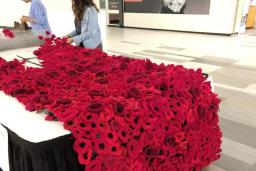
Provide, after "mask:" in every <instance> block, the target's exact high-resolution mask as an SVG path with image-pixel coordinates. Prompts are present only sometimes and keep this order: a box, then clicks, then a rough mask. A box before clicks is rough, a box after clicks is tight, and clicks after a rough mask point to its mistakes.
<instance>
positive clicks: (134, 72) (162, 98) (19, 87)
mask: <svg viewBox="0 0 256 171" xmlns="http://www.w3.org/2000/svg"><path fill="white" fill-rule="evenodd" d="M34 54H35V55H37V57H38V58H39V59H42V60H43V62H42V65H43V68H25V67H24V66H23V62H19V61H17V60H14V61H11V62H6V61H5V60H3V59H1V58H0V89H1V90H2V91H4V92H5V93H6V94H9V95H12V96H14V97H16V98H17V99H18V100H19V101H20V102H21V103H23V104H24V105H25V106H26V109H27V110H30V111H40V110H43V109H48V110H49V111H50V112H52V113H53V114H54V117H56V118H57V119H58V120H59V121H60V122H63V123H64V127H65V129H68V130H70V131H71V133H72V134H73V137H74V138H75V143H74V150H75V151H76V152H77V153H78V160H79V161H80V163H81V164H83V165H85V166H86V170H117V171H120V170H138V171H143V170H144V171H146V170H166V171H167V170H168V171H193V170H195V171H199V170H201V169H202V168H203V167H205V166H207V165H209V164H210V163H211V162H212V161H214V160H217V159H218V158H219V157H220V153H221V149H220V145H221V136H222V135H221V131H220V128H219V125H218V122H219V120H218V110H219V103H220V99H219V98H218V97H217V95H216V94H215V93H213V92H212V91H211V86H210V83H209V82H207V81H206V78H205V77H204V76H203V75H202V71H201V70H200V69H198V70H196V71H194V70H192V69H186V68H184V67H183V66H180V65H179V66H175V65H167V66H165V65H163V64H161V65H157V64H154V63H152V62H151V61H150V60H138V59H129V58H126V57H121V56H108V55H107V54H106V53H104V52H101V51H100V50H90V49H84V48H80V47H74V46H71V45H68V44H66V43H65V40H64V39H60V38H56V37H55V36H52V38H46V39H45V45H43V46H42V47H41V48H40V49H39V50H37V51H35V52H34ZM54 117H52V116H48V117H47V120H51V119H54Z"/></svg>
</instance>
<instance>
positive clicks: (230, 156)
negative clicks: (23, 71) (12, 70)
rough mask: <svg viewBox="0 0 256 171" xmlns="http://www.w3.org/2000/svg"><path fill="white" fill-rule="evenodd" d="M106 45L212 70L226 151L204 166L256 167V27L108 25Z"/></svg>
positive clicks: (217, 169) (239, 170)
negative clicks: (232, 31)
mask: <svg viewBox="0 0 256 171" xmlns="http://www.w3.org/2000/svg"><path fill="white" fill-rule="evenodd" d="M103 45H104V51H105V52H107V53H109V54H114V55H123V56H128V57H132V58H149V59H151V60H152V61H153V62H156V63H159V64H160V63H165V64H171V63H173V64H181V65H184V66H186V67H188V68H195V69H196V68H198V67H200V68H202V69H203V71H204V72H205V73H208V74H209V75H211V76H212V77H213V80H214V83H215V87H214V89H215V91H216V92H217V93H218V94H219V96H220V98H221V99H222V100H223V101H222V103H221V108H220V126H221V129H222V131H223V144H222V148H223V153H222V157H221V159H220V160H218V161H216V162H215V163H213V164H212V165H211V166H210V167H208V168H206V169H205V171H255V170H256V36H254V34H253V32H252V31H250V32H249V34H243V35H238V36H237V35H236V36H220V35H207V34H191V33H181V32H170V31H153V30H143V29H123V28H117V27H110V28H108V29H107V34H106V37H105V38H104V43H103ZM32 50H33V48H29V49H25V51H24V53H19V54H20V55H23V56H24V57H27V58H30V57H31V56H33V55H32V54H30V55H27V54H29V53H30V52H31V51H32ZM16 52H17V53H18V52H19V51H11V52H10V51H9V52H8V51H6V52H1V53H0V56H3V57H5V58H8V59H9V60H11V59H13V58H14V57H15V56H13V55H10V54H15V53H16ZM33 62H35V63H36V62H38V61H37V60H35V59H33ZM29 65H31V66H33V65H34V64H29Z"/></svg>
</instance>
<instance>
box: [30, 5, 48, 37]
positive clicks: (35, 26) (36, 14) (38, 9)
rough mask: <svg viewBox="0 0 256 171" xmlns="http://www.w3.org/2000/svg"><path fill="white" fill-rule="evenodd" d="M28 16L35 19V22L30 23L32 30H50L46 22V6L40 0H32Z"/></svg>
mask: <svg viewBox="0 0 256 171" xmlns="http://www.w3.org/2000/svg"><path fill="white" fill-rule="evenodd" d="M29 17H30V18H31V19H33V20H35V23H31V27H32V30H33V31H34V32H45V31H49V32H52V31H51V28H50V25H49V22H48V17H47V12H46V8H45V6H44V4H43V3H42V2H41V0H32V4H31V7H30V11H29Z"/></svg>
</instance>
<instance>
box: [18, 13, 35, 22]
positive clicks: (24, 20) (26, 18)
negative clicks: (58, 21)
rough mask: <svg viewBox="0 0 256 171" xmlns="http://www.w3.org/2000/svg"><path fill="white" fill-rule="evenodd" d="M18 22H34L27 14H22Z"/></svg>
mask: <svg viewBox="0 0 256 171" xmlns="http://www.w3.org/2000/svg"><path fill="white" fill-rule="evenodd" d="M20 22H21V23H26V22H30V23H35V21H34V20H33V19H31V18H30V17H28V16H24V15H23V16H22V17H21V19H20Z"/></svg>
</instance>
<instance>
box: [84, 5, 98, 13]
mask: <svg viewBox="0 0 256 171" xmlns="http://www.w3.org/2000/svg"><path fill="white" fill-rule="evenodd" d="M86 11H87V12H88V13H95V12H96V13H97V10H96V8H95V7H94V6H89V7H87V9H86Z"/></svg>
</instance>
